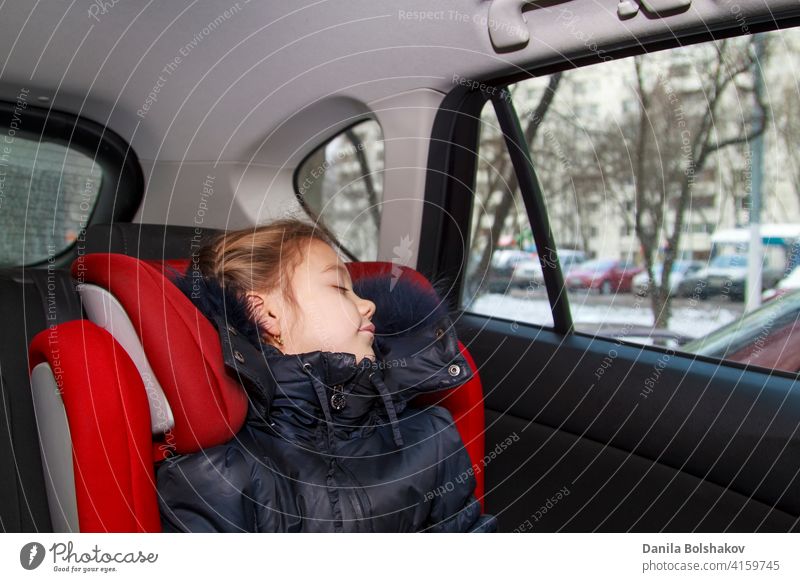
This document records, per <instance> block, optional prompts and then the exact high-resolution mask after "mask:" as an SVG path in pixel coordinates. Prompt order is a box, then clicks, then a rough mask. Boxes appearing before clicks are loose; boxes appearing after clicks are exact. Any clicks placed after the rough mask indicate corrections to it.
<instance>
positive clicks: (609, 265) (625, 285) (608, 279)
mask: <svg viewBox="0 0 800 582" xmlns="http://www.w3.org/2000/svg"><path fill="white" fill-rule="evenodd" d="M641 272H642V268H641V267H637V266H636V265H634V264H632V263H626V262H624V261H620V260H617V259H597V260H594V261H588V262H585V263H581V264H579V265H576V266H575V267H574V268H572V269H571V270H570V271H569V273H567V276H566V285H567V289H570V290H574V289H592V290H596V291H598V292H599V293H600V294H602V295H609V294H611V293H619V292H622V293H625V292H629V291H630V290H631V284H632V281H633V278H634V277H635V276H636V275H638V274H639V273H641Z"/></svg>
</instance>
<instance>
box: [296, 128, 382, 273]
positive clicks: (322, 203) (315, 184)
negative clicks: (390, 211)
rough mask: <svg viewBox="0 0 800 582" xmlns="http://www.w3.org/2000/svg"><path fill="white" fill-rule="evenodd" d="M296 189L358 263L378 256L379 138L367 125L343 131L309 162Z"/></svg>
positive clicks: (299, 173)
mask: <svg viewBox="0 0 800 582" xmlns="http://www.w3.org/2000/svg"><path fill="white" fill-rule="evenodd" d="M295 190H296V192H297V195H298V197H299V199H300V201H301V203H302V204H303V206H304V207H305V209H306V211H307V212H308V213H309V214H310V215H311V218H312V219H314V220H316V219H319V220H321V221H322V223H323V224H324V225H325V226H327V227H328V229H329V230H330V231H331V232H332V233H333V234H334V236H336V237H337V239H338V240H339V242H340V243H341V244H342V245H343V246H344V247H345V248H346V249H347V250H348V251H350V253H352V254H353V256H355V257H356V258H357V259H358V260H359V261H374V260H375V259H377V257H378V234H379V230H380V223H381V208H382V202H383V134H382V132H381V128H380V125H378V123H377V122H376V121H373V120H368V121H364V122H361V123H359V124H358V125H355V126H353V127H350V128H349V129H347V130H345V131H343V132H342V133H340V134H339V135H337V136H336V137H334V138H333V139H332V140H330V141H329V142H327V143H326V144H325V145H323V146H321V147H320V148H318V149H317V150H316V151H314V153H312V154H311V155H310V156H309V157H307V158H306V159H305V160H304V161H303V163H302V164H301V165H300V167H299V168H298V171H297V173H296V174H295Z"/></svg>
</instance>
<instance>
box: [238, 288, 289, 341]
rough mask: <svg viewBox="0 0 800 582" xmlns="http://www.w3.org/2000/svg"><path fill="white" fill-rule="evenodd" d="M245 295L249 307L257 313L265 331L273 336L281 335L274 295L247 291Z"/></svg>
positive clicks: (277, 307) (278, 309)
mask: <svg viewBox="0 0 800 582" xmlns="http://www.w3.org/2000/svg"><path fill="white" fill-rule="evenodd" d="M246 297H247V300H248V301H249V302H250V307H251V308H252V309H253V311H255V312H256V313H257V314H258V319H259V321H260V322H261V324H262V325H263V326H264V328H265V329H266V330H267V333H269V334H270V335H273V336H279V335H281V320H280V317H279V316H278V314H279V313H281V311H280V306H279V305H277V303H276V301H275V299H274V297H273V296H272V295H263V294H260V293H255V292H251V293H247V295H246Z"/></svg>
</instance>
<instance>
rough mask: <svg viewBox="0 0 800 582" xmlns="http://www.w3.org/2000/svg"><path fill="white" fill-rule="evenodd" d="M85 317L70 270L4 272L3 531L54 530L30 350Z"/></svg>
mask: <svg viewBox="0 0 800 582" xmlns="http://www.w3.org/2000/svg"><path fill="white" fill-rule="evenodd" d="M81 317H82V311H81V304H80V299H79V298H78V295H77V293H75V289H74V288H73V285H72V279H71V277H70V274H69V272H68V271H66V270H62V269H57V268H54V266H53V265H52V264H50V263H48V264H47V265H45V266H43V267H35V268H34V267H16V268H9V269H2V270H0V321H2V333H0V474H2V475H3V478H2V479H0V531H5V532H39V531H50V530H51V527H52V524H51V521H50V514H49V508H48V500H47V494H46V488H45V479H46V472H45V471H44V470H43V466H42V459H41V456H40V447H39V435H38V433H37V428H36V422H35V413H34V408H33V400H32V396H31V383H30V377H29V369H28V358H27V347H28V343H29V342H30V340H31V338H32V337H33V336H34V335H36V334H37V333H39V332H40V331H42V330H44V329H47V328H48V327H49V326H53V325H56V324H58V323H60V322H64V321H69V320H72V319H79V318H81Z"/></svg>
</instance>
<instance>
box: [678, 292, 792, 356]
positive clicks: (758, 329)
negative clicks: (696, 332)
mask: <svg viewBox="0 0 800 582" xmlns="http://www.w3.org/2000/svg"><path fill="white" fill-rule="evenodd" d="M681 351H685V352H688V353H692V354H698V355H701V356H710V357H712V358H724V359H726V360H729V361H732V362H741V363H742V364H752V365H755V366H762V367H764V368H774V369H776V370H784V371H786V372H800V291H791V292H789V293H786V294H783V295H780V296H778V297H777V298H776V299H774V300H773V301H770V302H768V303H765V304H764V305H762V306H761V307H759V308H757V309H754V310H753V311H750V312H749V313H746V314H745V315H743V316H742V317H741V318H740V319H737V320H736V321H733V322H731V323H729V324H728V325H726V326H724V327H721V328H719V329H717V330H715V331H713V332H711V333H710V334H708V335H706V336H704V337H701V338H698V339H695V340H693V341H691V342H689V343H686V344H684V345H683V347H681Z"/></svg>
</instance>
